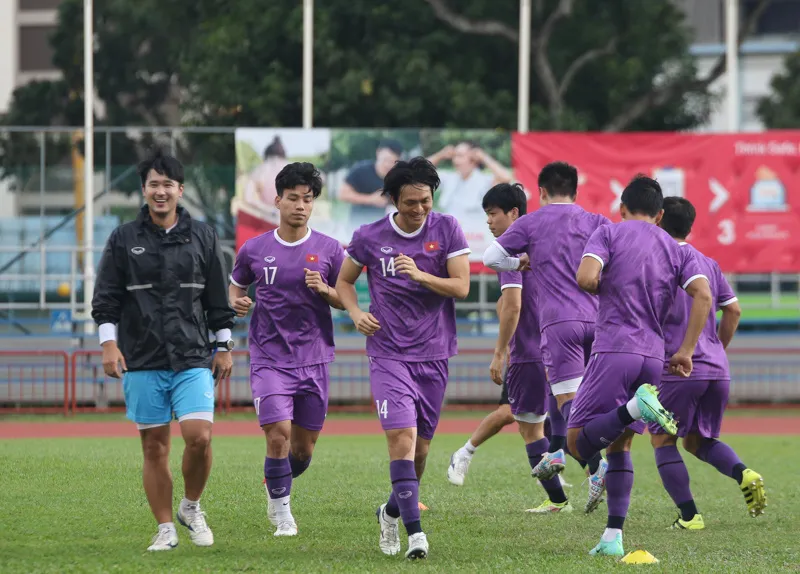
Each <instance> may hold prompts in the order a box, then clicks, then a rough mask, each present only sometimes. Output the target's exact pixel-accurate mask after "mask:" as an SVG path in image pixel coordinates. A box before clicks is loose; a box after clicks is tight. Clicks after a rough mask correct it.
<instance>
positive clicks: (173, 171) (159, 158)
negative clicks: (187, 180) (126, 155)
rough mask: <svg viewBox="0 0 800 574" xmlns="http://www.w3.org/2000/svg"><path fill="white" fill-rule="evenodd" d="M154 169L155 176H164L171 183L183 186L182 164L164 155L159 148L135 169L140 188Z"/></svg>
mask: <svg viewBox="0 0 800 574" xmlns="http://www.w3.org/2000/svg"><path fill="white" fill-rule="evenodd" d="M151 169H154V170H155V171H156V173H157V174H159V175H165V176H167V177H168V178H170V179H171V180H173V181H177V182H178V183H180V184H183V164H181V162H179V161H178V160H177V159H175V158H174V157H172V156H171V155H167V154H165V153H164V152H163V151H162V150H161V148H158V147H157V148H155V149H154V150H153V151H152V152H151V153H150V155H149V156H147V158H145V159H144V160H143V161H142V162H140V163H139V165H138V166H137V168H136V171H137V172H138V173H139V179H141V180H142V186H144V185H145V184H146V183H147V174H149V173H150V170H151Z"/></svg>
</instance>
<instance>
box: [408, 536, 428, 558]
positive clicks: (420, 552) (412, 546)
mask: <svg viewBox="0 0 800 574" xmlns="http://www.w3.org/2000/svg"><path fill="white" fill-rule="evenodd" d="M427 557H428V537H427V536H425V533H424V532H417V533H416V534H412V535H411V536H409V537H408V552H406V558H408V559H409V560H417V559H422V558H427Z"/></svg>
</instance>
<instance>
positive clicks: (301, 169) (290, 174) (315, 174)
mask: <svg viewBox="0 0 800 574" xmlns="http://www.w3.org/2000/svg"><path fill="white" fill-rule="evenodd" d="M298 185H307V186H308V188H309V189H310V190H311V193H312V194H313V196H314V199H316V198H318V197H319V196H320V194H321V193H322V177H321V176H320V174H319V170H318V169H317V168H316V167H314V164H313V163H308V162H307V161H297V162H294V163H290V164H288V165H286V166H284V168H283V169H282V170H280V171H279V172H278V175H277V176H276V177H275V192H276V193H277V194H278V197H283V192H284V191H286V190H287V189H294V188H295V187H297V186H298Z"/></svg>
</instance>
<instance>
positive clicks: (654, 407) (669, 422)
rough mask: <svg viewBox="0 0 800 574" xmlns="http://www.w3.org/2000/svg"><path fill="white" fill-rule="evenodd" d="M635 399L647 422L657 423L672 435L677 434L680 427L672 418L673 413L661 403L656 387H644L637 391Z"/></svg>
mask: <svg viewBox="0 0 800 574" xmlns="http://www.w3.org/2000/svg"><path fill="white" fill-rule="evenodd" d="M635 397H636V404H637V405H638V406H639V410H640V411H642V419H643V420H644V421H645V422H648V423H656V424H658V425H660V426H661V428H663V429H664V430H665V431H667V432H668V433H669V434H671V435H674V434H677V432H678V425H677V424H676V423H675V419H673V418H672V413H671V412H669V411H668V410H667V409H665V408H664V406H663V405H662V404H661V403H660V402H659V400H658V389H657V388H656V387H655V385H642V386H641V387H639V388H638V389H636V395H635Z"/></svg>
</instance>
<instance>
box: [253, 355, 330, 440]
mask: <svg viewBox="0 0 800 574" xmlns="http://www.w3.org/2000/svg"><path fill="white" fill-rule="evenodd" d="M328 384H329V379H328V364H327V363H322V364H319V365H309V366H307V367H298V368H294V369H290V368H284V367H273V366H267V365H250V390H251V391H252V392H253V404H254V405H255V407H256V415H258V424H259V425H261V426H264V425H269V424H272V423H277V422H280V421H292V424H296V425H297V426H301V427H303V428H304V429H308V430H310V431H320V430H322V425H323V423H324V422H325V415H326V413H327V411H328Z"/></svg>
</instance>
